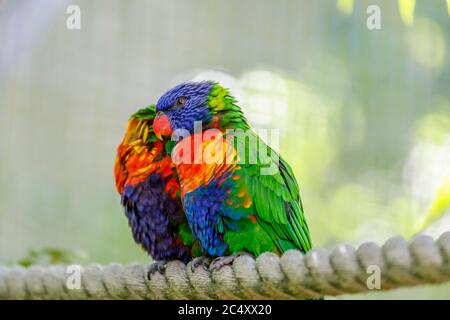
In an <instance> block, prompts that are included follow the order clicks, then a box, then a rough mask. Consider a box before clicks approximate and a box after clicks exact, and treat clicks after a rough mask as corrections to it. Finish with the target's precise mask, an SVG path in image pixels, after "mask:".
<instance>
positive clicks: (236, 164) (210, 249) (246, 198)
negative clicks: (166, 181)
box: [153, 81, 311, 267]
mask: <svg viewBox="0 0 450 320" xmlns="http://www.w3.org/2000/svg"><path fill="white" fill-rule="evenodd" d="M156 111H157V116H156V118H155V120H154V122H153V126H154V130H155V134H156V135H157V137H159V138H161V137H162V136H172V138H173V139H174V140H175V142H176V145H175V147H174V148H173V150H172V151H171V157H172V161H173V162H174V163H175V166H176V169H177V174H178V178H179V181H180V186H181V200H182V203H183V207H184V210H185V214H186V217H187V220H188V221H189V226H190V228H191V230H192V232H193V233H194V235H195V237H196V238H197V239H198V241H199V242H200V244H201V247H202V249H203V251H204V253H205V254H206V255H207V256H210V257H220V256H223V255H231V257H233V255H234V256H236V254H237V253H239V252H248V253H251V254H254V255H258V254H260V253H262V252H265V251H272V252H275V253H283V252H285V251H286V250H289V249H299V250H301V251H302V252H306V251H308V250H310V249H311V238H310V233H309V229H308V225H307V223H306V220H305V217H304V212H303V207H302V203H301V199H300V195H299V186H298V184H297V181H296V179H295V177H294V173H293V171H292V169H291V167H290V166H289V165H288V164H287V163H286V161H285V160H284V159H283V158H281V157H280V156H279V155H278V154H277V153H276V152H275V151H274V150H272V149H270V148H269V147H268V146H267V145H266V144H265V143H264V142H263V141H262V139H260V138H259V137H258V136H257V134H256V133H255V132H254V131H252V130H251V129H250V127H249V125H248V123H247V120H246V118H245V117H244V115H243V113H242V111H241V109H240V107H239V106H238V105H237V104H236V100H235V99H234V98H233V97H232V96H231V95H230V93H229V91H228V90H227V89H224V88H223V87H222V86H220V85H219V84H218V83H215V82H212V81H203V82H187V83H183V84H180V85H178V86H176V87H174V88H172V89H170V90H169V91H168V92H166V93H165V94H164V95H163V96H161V98H160V99H159V100H158V103H157V104H156ZM199 126H201V128H200V129H198V128H199ZM230 132H233V134H230ZM238 133H239V134H243V135H244V137H245V138H244V139H242V138H241V139H239V136H238ZM250 141H253V143H252V144H251V143H250ZM242 150H244V153H242V152H241V151H242ZM211 160H212V161H211ZM221 259H223V260H222V261H221ZM224 259H226V258H218V259H216V261H217V262H218V263H219V264H220V263H222V262H223V263H225V264H226V263H229V262H231V261H232V260H231V261H230V260H228V261H227V262H225V260H224ZM202 264H204V263H203V262H202ZM222 265H223V264H222ZM210 267H211V266H210Z"/></svg>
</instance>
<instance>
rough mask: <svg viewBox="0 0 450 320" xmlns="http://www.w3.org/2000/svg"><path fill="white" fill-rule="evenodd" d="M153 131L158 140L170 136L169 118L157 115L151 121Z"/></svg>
mask: <svg viewBox="0 0 450 320" xmlns="http://www.w3.org/2000/svg"><path fill="white" fill-rule="evenodd" d="M153 131H154V132H155V135H156V137H157V138H158V139H159V140H162V139H163V138H162V137H163V136H170V135H172V132H173V130H172V127H171V126H170V121H169V118H168V117H167V116H166V115H165V114H162V115H157V116H156V118H155V120H153Z"/></svg>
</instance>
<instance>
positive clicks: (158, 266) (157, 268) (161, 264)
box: [147, 260, 167, 280]
mask: <svg viewBox="0 0 450 320" xmlns="http://www.w3.org/2000/svg"><path fill="white" fill-rule="evenodd" d="M166 266H167V261H165V260H161V261H156V262H153V263H152V264H151V265H150V266H149V267H148V271H147V279H148V280H150V277H151V275H152V274H154V273H155V272H159V273H161V274H163V273H164V271H165V270H166Z"/></svg>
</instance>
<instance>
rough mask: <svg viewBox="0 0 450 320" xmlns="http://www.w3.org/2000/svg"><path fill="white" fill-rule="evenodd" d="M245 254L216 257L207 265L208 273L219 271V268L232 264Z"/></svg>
mask: <svg viewBox="0 0 450 320" xmlns="http://www.w3.org/2000/svg"><path fill="white" fill-rule="evenodd" d="M246 254H247V253H245V252H239V253H236V254H232V255H229V256H225V257H218V258H215V259H214V260H213V261H212V262H211V263H210V265H209V271H214V270H219V269H220V268H222V267H224V266H229V265H232V264H233V261H234V260H236V258H237V257H240V256H243V255H246Z"/></svg>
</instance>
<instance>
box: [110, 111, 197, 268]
mask: <svg viewBox="0 0 450 320" xmlns="http://www.w3.org/2000/svg"><path fill="white" fill-rule="evenodd" d="M154 118H155V107H154V106H150V107H148V108H144V109H141V110H139V111H137V112H136V113H135V114H133V115H132V116H131V118H130V120H129V121H128V127H127V130H126V133H125V136H124V138H123V141H122V143H121V144H120V145H119V147H118V149H117V157H116V162H115V166H114V176H115V181H116V188H117V191H118V192H119V194H120V195H121V203H122V205H123V207H124V209H125V215H126V216H127V218H128V222H129V225H130V227H131V230H132V233H133V238H134V240H135V241H136V242H137V243H138V244H140V245H141V246H142V247H143V248H144V249H145V250H146V251H147V252H148V253H149V254H150V255H151V256H152V257H153V259H155V260H159V261H160V263H162V264H160V265H158V264H155V266H156V267H157V268H158V269H159V268H161V267H162V266H163V263H164V262H165V261H167V260H172V259H179V260H182V261H184V262H187V261H188V260H189V259H190V258H191V257H192V255H193V254H194V253H195V250H197V251H199V247H198V244H197V245H196V241H195V239H194V237H193V235H192V233H191V231H190V229H189V226H188V223H187V220H186V217H185V215H184V212H183V210H182V206H181V202H180V196H179V190H180V185H179V182H178V178H177V175H176V171H175V167H174V165H173V163H172V161H171V159H170V156H169V155H168V154H167V152H166V147H167V143H170V141H168V142H163V141H159V140H158V139H157V138H156V136H155V134H154V132H153V119H154ZM199 252H200V251H199Z"/></svg>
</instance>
